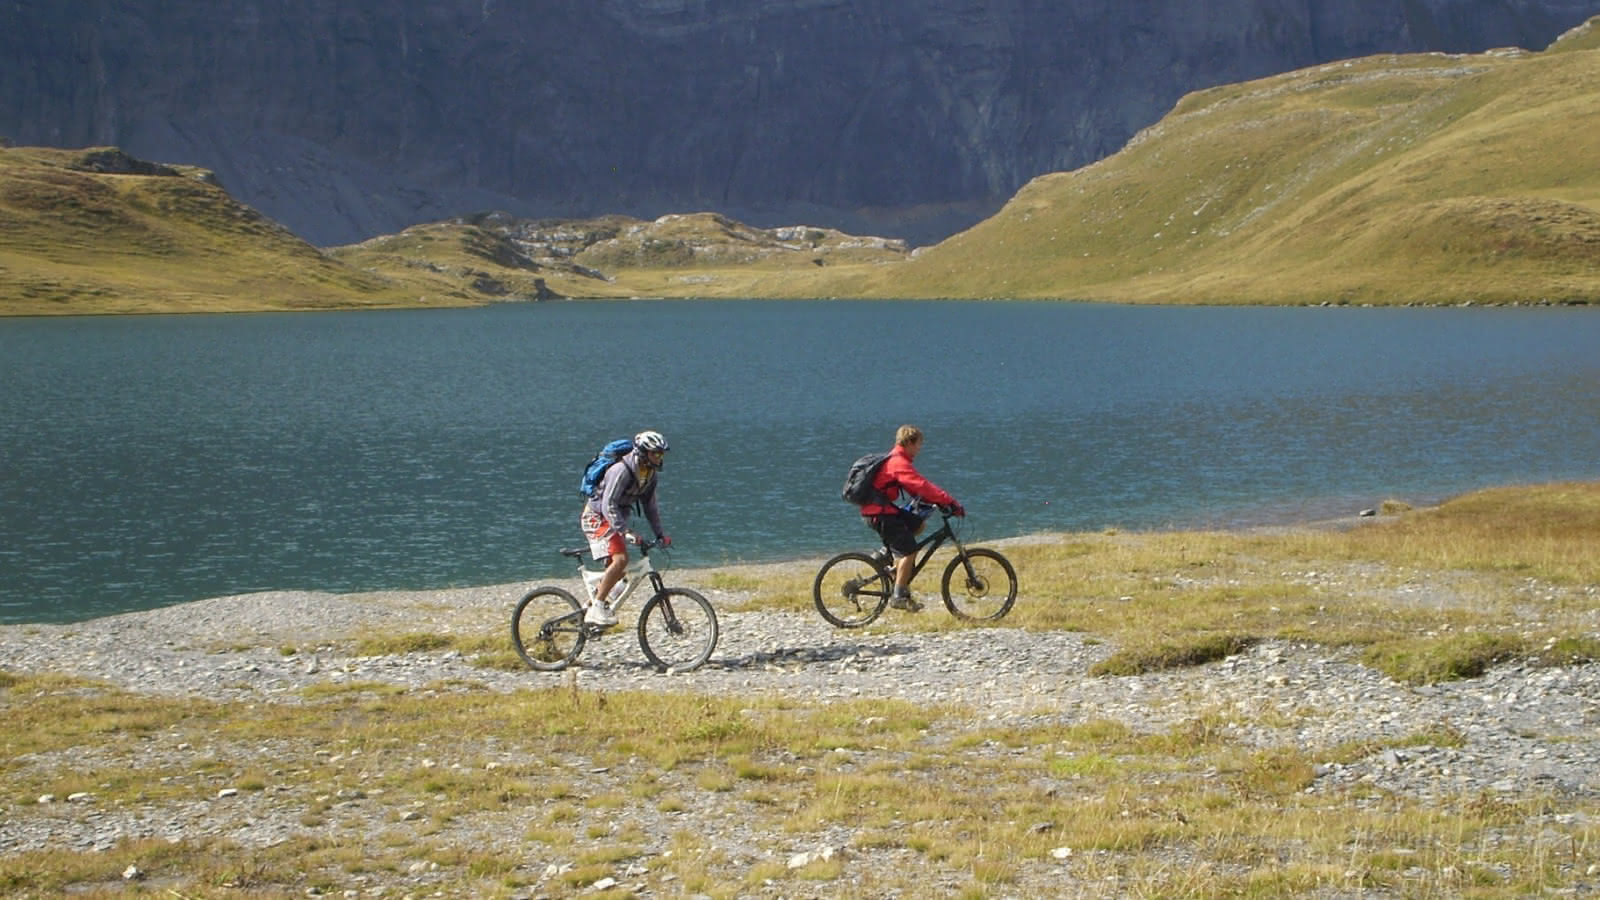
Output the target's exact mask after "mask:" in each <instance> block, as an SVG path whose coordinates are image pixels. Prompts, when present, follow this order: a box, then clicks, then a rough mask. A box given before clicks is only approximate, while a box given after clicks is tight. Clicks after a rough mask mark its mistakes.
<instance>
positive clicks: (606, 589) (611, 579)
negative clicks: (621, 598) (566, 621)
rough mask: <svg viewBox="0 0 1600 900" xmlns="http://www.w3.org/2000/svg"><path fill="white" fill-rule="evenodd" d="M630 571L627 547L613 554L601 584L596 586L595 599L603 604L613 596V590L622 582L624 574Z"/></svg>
mask: <svg viewBox="0 0 1600 900" xmlns="http://www.w3.org/2000/svg"><path fill="white" fill-rule="evenodd" d="M626 571H628V550H627V548H626V547H624V548H622V549H620V550H617V551H616V552H614V553H612V554H611V560H610V561H609V562H607V563H606V570H605V572H604V573H602V574H601V576H600V583H599V584H597V585H595V588H594V596H595V599H596V600H598V601H600V602H601V603H605V602H606V598H607V597H610V596H611V589H612V588H614V587H616V586H617V582H619V581H621V580H622V574H623V573H624V572H626Z"/></svg>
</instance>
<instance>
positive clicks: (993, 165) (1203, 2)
mask: <svg viewBox="0 0 1600 900" xmlns="http://www.w3.org/2000/svg"><path fill="white" fill-rule="evenodd" d="M1593 12H1594V3H1593V2H1578V0H1408V2H1404V3H1394V2H1391V0H1164V2H1157V0H1117V2H1111V0H1094V2H1074V3H1070V4H1067V3H1038V2H1028V0H983V2H979V0H791V2H786V3H766V2H759V0H595V2H587V3H504V2H498V0H382V2H378V0H359V2H351V0H337V2H336V0H294V2H291V3H284V4H264V3H260V2H258V0H170V2H162V3H152V2H148V0H85V2H83V3H70V4H61V3H55V2H47V0H17V2H8V3H4V4H0V88H3V89H0V134H4V135H6V136H7V137H8V138H10V139H12V140H14V141H15V142H16V143H18V144H23V145H28V144H43V145H50V146H63V147H79V146H102V145H115V146H119V147H123V148H125V149H127V150H128V151H129V152H130V153H132V154H134V155H136V156H138V157H141V158H146V159H155V160H162V161H167V162H173V163H188V164H193V165H199V166H204V167H206V168H209V169H212V170H214V171H215V172H216V173H217V174H218V177H219V178H220V179H221V181H222V183H223V184H224V185H226V186H227V187H228V189H229V190H230V191H231V192H232V193H233V194H234V196H236V197H239V198H241V199H243V200H245V201H246V202H249V203H250V204H252V205H254V206H255V207H257V208H258V209H260V210H262V211H263V212H265V213H266V214H268V215H270V216H272V217H274V218H276V219H277V220H279V221H281V222H283V223H284V224H285V225H287V226H289V227H290V228H292V229H293V230H294V231H296V232H297V233H298V234H300V235H302V236H304V237H306V238H307V239H309V240H311V241H312V242H314V243H318V244H324V245H327V244H336V243H347V242H351V241H355V240H358V239H361V238H364V237H368V236H371V235H374V234H379V233H385V232H393V231H397V230H399V229H400V228H402V227H404V226H406V225H409V224H413V223H417V222H423V221H431V220H437V219H443V218H446V217H449V216H453V215H460V214H464V213H469V212H472V211H475V210H487V209H504V210H506V211H508V212H511V213H513V214H516V215H519V216H529V217H563V218H574V217H593V216H597V215H603V214H610V213H616V214H626V215H630V216H638V217H642V218H649V219H653V218H655V217H657V216H660V215H662V214H665V213H687V212H697V211H704V210H715V211H716V212H719V213H724V214H727V215H729V216H732V217H735V218H737V219H739V220H741V221H747V222H751V223H754V224H757V225H761V226H775V225H783V224H787V223H793V222H816V223H819V224H822V225H826V226H830V227H834V228H839V229H842V230H844V231H849V232H853V233H858V234H885V235H890V236H894V237H903V238H908V239H910V240H912V241H913V242H915V243H925V242H928V241H931V240H934V239H937V238H940V237H943V236H945V235H947V234H949V233H951V232H952V231H954V230H956V229H958V228H961V227H965V226H966V225H969V224H971V223H972V222H974V221H976V220H977V219H979V218H981V217H982V216H985V215H987V214H989V213H991V212H993V211H994V210H995V209H997V208H998V207H999V205H1000V204H1001V203H1002V202H1003V201H1004V200H1005V199H1006V198H1008V197H1009V196H1010V195H1011V194H1012V193H1013V192H1014V191H1015V190H1016V189H1017V188H1018V187H1020V186H1021V185H1022V184H1023V183H1025V182H1026V181H1027V180H1028V179H1029V178H1031V177H1033V176H1035V175H1039V174H1041V173H1044V172H1050V171H1056V170H1061V169H1069V168H1075V167H1077V166H1080V165H1083V164H1085V163H1087V162H1090V161H1092V160H1094V159H1097V158H1100V157H1102V156H1104V155H1106V154H1108V153H1110V152H1112V151H1114V150H1116V149H1117V148H1118V147H1120V146H1121V145H1122V144H1123V143H1124V142H1125V141H1126V140H1127V139H1128V138H1129V137H1130V136H1132V135H1133V134H1134V133H1135V132H1136V131H1137V130H1138V129H1139V128H1141V127H1144V126H1146V125H1149V124H1150V123H1152V122H1154V121H1155V120H1156V119H1158V118H1159V117H1160V116H1161V115H1162V114H1164V113H1165V112H1166V111H1167V110H1168V109H1170V108H1171V106H1172V104H1173V103H1174V102H1175V101H1176V100H1177V99H1178V98H1179V97H1180V96H1182V95H1183V94H1184V93H1186V92H1188V91H1191V90H1195V89H1198V88H1203V87H1207V86H1211V85H1215V84H1219V83H1225V82H1230V81H1238V80H1242V79H1248V78H1253V77H1257V76H1261V75H1266V74H1271V73H1275V72H1281V71H1285V70H1288V69H1292V68H1296V67H1300V66H1305V65H1309V64H1313V63H1316V62H1319V61H1324V60H1329V59H1337V58H1343V57H1350V56H1359V55H1365V54H1370V53H1375V52H1383V51H1416V50H1428V49H1434V50H1448V51H1471V50H1483V49H1486V48H1488V47H1493V46H1500V45H1519V46H1525V47H1530V48H1542V47H1543V46H1544V45H1546V44H1547V43H1549V41H1550V40H1552V39H1553V38H1554V37H1555V36H1556V35H1557V34H1559V33H1560V32H1561V31H1562V30H1564V29H1566V28H1568V27H1571V26H1572V25H1575V24H1577V23H1578V22H1580V21H1582V20H1583V19H1584V18H1585V16H1586V15H1588V14H1592V13H1593Z"/></svg>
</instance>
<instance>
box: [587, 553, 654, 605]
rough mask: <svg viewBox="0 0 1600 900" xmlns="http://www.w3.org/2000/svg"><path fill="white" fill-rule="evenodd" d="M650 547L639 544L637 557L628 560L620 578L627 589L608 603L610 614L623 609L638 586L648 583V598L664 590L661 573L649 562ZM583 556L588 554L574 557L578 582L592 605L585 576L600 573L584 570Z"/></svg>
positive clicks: (591, 590) (592, 597) (592, 585)
mask: <svg viewBox="0 0 1600 900" xmlns="http://www.w3.org/2000/svg"><path fill="white" fill-rule="evenodd" d="M650 547H651V545H650V544H640V545H639V555H638V557H637V558H634V559H629V560H628V569H627V571H626V572H624V573H623V576H622V577H623V580H625V581H626V582H627V587H625V588H623V589H622V594H621V595H619V596H618V597H617V599H616V600H614V601H610V602H608V604H607V605H609V606H610V607H611V611H612V612H618V611H620V610H621V609H622V607H623V604H625V603H627V602H628V598H629V597H632V596H633V594H634V592H635V591H637V590H638V589H639V585H641V584H645V583H646V582H648V583H649V585H650V594H649V596H652V597H654V596H655V595H656V594H659V593H661V592H662V591H663V590H664V589H665V588H666V583H665V582H663V581H662V580H661V573H660V572H657V571H656V567H655V564H654V563H652V562H650ZM585 556H588V554H587V553H579V554H577V556H576V559H577V561H578V571H579V573H580V576H581V577H580V578H579V579H578V580H579V581H581V582H583V593H584V596H586V597H588V598H589V602H590V603H593V602H594V600H595V595H594V584H591V583H590V582H589V579H588V577H587V576H588V575H590V574H593V575H599V574H600V573H599V572H596V571H595V570H594V569H586V568H584V565H583V560H584V557H585ZM640 576H644V577H640ZM598 581H599V580H598V579H596V583H598Z"/></svg>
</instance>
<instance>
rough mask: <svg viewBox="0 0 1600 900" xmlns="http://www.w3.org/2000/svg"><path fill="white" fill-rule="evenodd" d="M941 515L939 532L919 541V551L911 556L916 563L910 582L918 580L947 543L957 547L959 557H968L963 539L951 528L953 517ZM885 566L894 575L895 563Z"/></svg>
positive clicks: (912, 569)
mask: <svg viewBox="0 0 1600 900" xmlns="http://www.w3.org/2000/svg"><path fill="white" fill-rule="evenodd" d="M939 515H940V517H941V518H943V519H944V522H943V524H941V525H940V526H939V528H938V530H937V531H935V532H933V533H932V534H930V535H928V536H927V537H925V538H923V539H922V540H920V541H917V549H916V551H915V552H913V553H912V554H911V557H912V559H914V560H916V561H915V562H913V563H912V564H911V578H910V579H909V581H916V580H917V575H919V574H921V572H922V569H923V567H924V566H926V565H927V564H928V560H930V559H932V558H933V554H934V553H937V552H938V550H939V548H940V547H943V546H944V545H945V542H946V541H949V542H950V543H952V544H954V545H955V548H956V553H957V555H959V556H961V557H965V556H966V555H967V548H966V547H965V546H963V545H962V543H961V539H960V538H958V537H956V531H955V529H954V528H951V527H950V519H951V516H950V515H949V514H948V513H943V512H941V513H940V514H939ZM919 554H920V558H919ZM885 565H886V566H887V567H888V569H889V571H890V573H891V574H893V572H894V563H893V562H887V563H885ZM968 574H969V575H970V574H971V573H970V572H969V573H968Z"/></svg>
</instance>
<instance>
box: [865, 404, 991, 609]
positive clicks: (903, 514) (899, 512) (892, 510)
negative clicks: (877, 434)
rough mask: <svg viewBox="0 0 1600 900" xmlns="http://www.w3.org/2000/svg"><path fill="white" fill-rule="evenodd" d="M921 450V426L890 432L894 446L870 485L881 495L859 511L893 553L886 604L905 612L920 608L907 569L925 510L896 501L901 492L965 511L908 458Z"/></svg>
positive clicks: (937, 504) (914, 550) (959, 512)
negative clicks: (880, 499) (891, 589)
mask: <svg viewBox="0 0 1600 900" xmlns="http://www.w3.org/2000/svg"><path fill="white" fill-rule="evenodd" d="M921 450H922V429H920V428H918V427H917V426H915V425H901V426H900V428H899V430H898V431H896V432H895V435H894V449H893V450H891V451H890V452H889V458H888V459H886V460H884V463H883V465H882V466H881V467H880V468H879V469H878V474H877V475H876V476H874V477H873V479H872V486H873V488H875V489H876V490H877V491H878V493H880V494H881V495H883V502H880V503H866V504H863V505H862V507H861V515H863V516H865V517H866V519H867V524H868V525H869V526H870V527H871V528H872V530H873V531H876V532H877V533H878V534H879V535H880V536H881V537H882V538H883V545H884V546H885V547H888V548H889V552H890V553H891V554H892V555H893V557H894V596H893V597H891V598H890V600H889V605H890V606H892V607H894V608H895V609H903V610H905V611H906V612H920V611H921V610H922V604H921V603H918V602H917V601H916V600H915V599H913V598H912V596H911V587H910V585H911V569H912V565H913V562H912V560H913V558H914V557H915V555H916V552H917V532H919V531H921V530H922V526H923V524H924V516H925V515H926V512H923V513H920V514H919V513H918V512H915V511H914V510H913V509H909V508H906V507H902V506H900V505H898V502H897V501H898V500H899V498H900V495H901V493H902V492H903V493H905V494H908V495H910V496H911V497H912V499H913V500H914V501H915V500H921V501H923V502H925V503H931V504H933V505H935V506H948V507H950V508H951V511H952V512H953V513H955V514H956V515H958V516H964V515H966V514H967V511H966V510H965V509H963V508H962V506H961V504H960V503H958V502H956V498H954V497H952V496H950V494H949V493H948V492H946V491H945V490H944V488H941V487H939V486H938V485H937V484H934V483H933V482H931V481H929V480H928V479H926V478H923V477H922V474H921V473H920V472H918V471H917V468H916V466H914V465H912V460H914V459H916V458H917V453H918V452H920V451H921Z"/></svg>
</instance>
